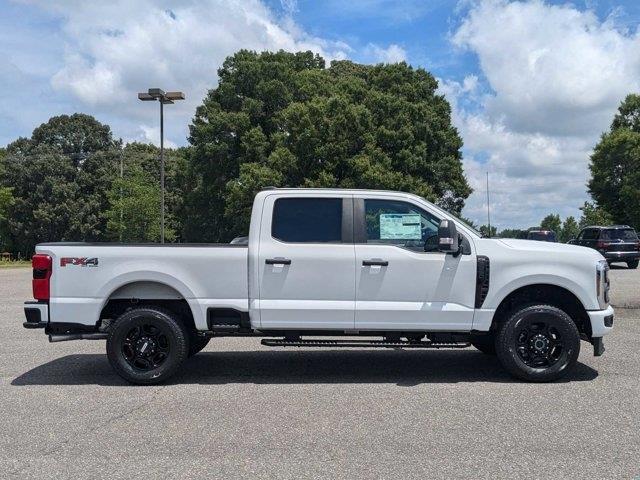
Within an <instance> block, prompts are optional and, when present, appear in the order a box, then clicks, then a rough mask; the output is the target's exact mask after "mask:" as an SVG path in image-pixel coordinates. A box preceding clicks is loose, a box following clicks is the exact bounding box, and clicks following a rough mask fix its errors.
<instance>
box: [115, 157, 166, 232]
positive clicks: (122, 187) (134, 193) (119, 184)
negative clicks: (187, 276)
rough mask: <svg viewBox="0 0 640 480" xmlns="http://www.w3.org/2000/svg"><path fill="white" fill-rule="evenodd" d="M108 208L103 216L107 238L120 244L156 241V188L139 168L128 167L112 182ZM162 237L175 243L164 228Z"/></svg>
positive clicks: (156, 183) (158, 229)
mask: <svg viewBox="0 0 640 480" xmlns="http://www.w3.org/2000/svg"><path fill="white" fill-rule="evenodd" d="M109 204H110V208H109V210H108V211H107V214H106V216H107V229H108V232H109V234H110V235H111V237H113V238H120V239H122V241H123V242H157V241H159V240H160V225H161V222H160V209H159V208H158V206H159V204H160V185H159V183H158V182H157V181H156V179H155V178H153V177H152V176H151V175H149V173H148V172H146V171H145V170H144V169H143V168H142V167H141V166H140V165H133V166H131V167H130V168H128V171H127V174H126V175H125V176H123V178H116V179H115V181H114V182H113V185H112V187H111V189H110V190H109ZM165 237H166V240H167V241H169V242H171V241H173V240H174V239H175V231H174V230H173V229H172V228H171V227H169V226H168V225H166V226H165Z"/></svg>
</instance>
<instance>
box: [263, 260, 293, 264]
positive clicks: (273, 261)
mask: <svg viewBox="0 0 640 480" xmlns="http://www.w3.org/2000/svg"><path fill="white" fill-rule="evenodd" d="M264 263H266V264H267V265H291V259H289V258H267V259H266V260H265V261H264Z"/></svg>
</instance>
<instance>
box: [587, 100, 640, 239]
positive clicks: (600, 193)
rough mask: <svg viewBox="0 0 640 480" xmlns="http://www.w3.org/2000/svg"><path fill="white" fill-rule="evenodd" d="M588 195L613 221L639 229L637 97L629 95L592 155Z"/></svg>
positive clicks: (639, 115)
mask: <svg viewBox="0 0 640 480" xmlns="http://www.w3.org/2000/svg"><path fill="white" fill-rule="evenodd" d="M590 169H591V176H592V178H591V180H590V181H589V193H591V196H592V197H593V199H594V200H595V201H596V204H597V205H598V206H600V207H601V208H602V209H604V211H605V212H607V213H608V214H609V215H610V216H611V219H612V221H614V222H616V223H623V224H629V225H632V226H634V227H635V228H636V229H638V228H640V95H628V96H627V98H626V99H625V100H624V102H622V104H621V105H620V107H619V109H618V114H617V115H616V116H615V118H614V120H613V122H612V124H611V129H610V131H609V132H607V133H605V134H603V135H602V137H601V139H600V142H599V143H598V144H597V145H596V147H595V149H594V151H593V154H592V155H591V164H590Z"/></svg>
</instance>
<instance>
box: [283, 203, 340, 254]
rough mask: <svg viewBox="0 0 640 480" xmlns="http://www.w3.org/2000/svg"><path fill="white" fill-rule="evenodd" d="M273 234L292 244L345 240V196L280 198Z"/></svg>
mask: <svg viewBox="0 0 640 480" xmlns="http://www.w3.org/2000/svg"><path fill="white" fill-rule="evenodd" d="M271 236H272V237H273V238H275V239H277V240H282V241H283V242H290V243H340V242H342V198H279V199H277V200H276V201H275V204H274V206H273V220H272V223H271Z"/></svg>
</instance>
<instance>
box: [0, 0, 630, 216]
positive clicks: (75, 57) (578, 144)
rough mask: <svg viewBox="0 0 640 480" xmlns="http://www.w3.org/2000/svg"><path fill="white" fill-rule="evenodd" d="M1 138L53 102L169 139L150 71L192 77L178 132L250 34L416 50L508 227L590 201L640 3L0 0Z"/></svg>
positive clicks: (390, 51) (360, 48) (479, 182)
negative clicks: (595, 163) (150, 92)
mask: <svg viewBox="0 0 640 480" xmlns="http://www.w3.org/2000/svg"><path fill="white" fill-rule="evenodd" d="M0 6H1V7H2V10H1V11H2V12H3V15H2V16H1V17H0V53H1V54H2V56H3V58H4V59H5V66H4V68H3V69H2V70H0V88H1V89H0V91H2V92H3V101H2V102H0V145H5V144H7V143H9V142H11V141H12V140H14V139H15V138H17V137H18V136H21V135H29V134H30V133H31V131H32V130H33V128H35V127H36V126H37V125H39V124H40V123H42V122H44V121H46V120H47V119H48V118H49V117H50V116H52V115H56V114H61V113H72V112H76V111H80V112H85V113H89V114H92V115H95V116H96V117H97V118H98V119H99V120H100V121H102V122H105V123H108V124H109V125H111V127H112V129H113V131H114V133H115V134H116V136H118V137H121V138H123V139H124V140H125V141H133V140H139V141H152V142H157V140H158V133H159V132H158V128H157V112H156V111H155V109H153V107H152V106H151V105H150V104H142V103H140V102H138V101H137V100H136V97H135V93H136V92H137V91H141V90H144V89H146V88H148V87H150V86H159V87H162V88H165V89H166V90H172V89H182V90H184V91H185V93H186V94H187V100H186V101H185V102H183V103H181V104H176V105H174V106H172V107H170V108H171V110H170V111H168V112H167V122H168V125H167V138H168V140H169V143H170V144H173V145H184V144H186V136H187V125H188V123H189V120H190V118H191V116H192V114H193V111H194V109H195V106H196V105H197V104H199V103H200V101H201V100H202V98H203V96H204V94H205V93H206V90H207V88H211V87H214V86H215V85H216V82H217V78H216V69H217V68H218V67H219V65H220V64H221V62H222V61H223V59H224V58H225V57H226V56H227V55H229V54H231V53H233V52H234V51H236V50H237V49H239V48H250V49H255V50H264V49H269V50H274V49H279V48H283V49H286V50H302V49H304V50H306V49H311V50H313V51H316V52H319V53H321V54H322V55H324V56H325V57H326V58H328V59H333V58H349V59H352V60H354V61H358V62H364V63H376V62H393V61H401V60H404V61H407V62H409V63H410V64H412V65H414V66H416V67H423V68H426V69H427V70H429V71H430V72H431V73H432V74H433V75H435V76H436V78H438V80H439V81H440V89H441V93H442V94H444V95H445V96H446V97H447V98H448V99H449V101H450V102H451V104H452V108H453V121H454V123H455V125H456V127H457V128H458V129H459V131H460V134H461V136H462V138H463V140H464V142H465V147H464V152H463V153H464V164H465V172H466V175H467V177H468V179H469V182H470V183H471V185H472V186H473V187H474V188H475V190H476V191H475V192H474V194H472V196H471V197H470V198H469V200H468V202H467V207H466V208H465V212H464V213H465V215H467V216H468V217H470V218H471V219H473V220H475V221H478V222H481V221H483V220H484V218H485V217H484V215H485V208H486V206H485V200H484V198H485V191H484V178H485V172H486V171H488V172H489V174H490V179H491V185H492V188H491V190H492V205H493V209H492V210H493V212H492V218H493V219H494V222H495V224H497V225H498V227H500V228H504V227H509V226H520V227H525V226H529V225H535V224H537V223H538V222H539V220H540V219H541V218H542V216H544V215H545V214H546V213H549V212H557V213H560V214H561V216H562V217H566V216H567V215H578V214H579V211H578V207H579V206H580V205H581V204H582V202H583V201H584V200H586V199H587V194H586V188H585V181H586V179H587V178H588V168H587V165H588V158H589V154H590V151H591V149H592V148H593V145H594V144H595V142H597V140H598V138H599V135H600V133H601V132H602V131H604V130H605V129H606V128H607V127H608V124H609V122H610V120H611V117H612V115H613V113H614V111H615V109H616V107H617V106H618V104H619V102H620V101H621V100H622V99H623V98H624V96H625V95H626V94H628V93H630V92H633V91H635V92H637V91H640V35H639V33H638V24H639V22H640V2H638V1H635V0H633V1H632V0H627V1H613V0H579V1H574V2H572V3H568V2H558V1H542V0H530V1H521V2H510V1H508V0H459V1H452V0H433V1H415V0H407V1H399V0H398V1H390V0H351V1H348V2H347V1H344V0H342V1H341V0H326V1H312V0H298V1H295V0H243V1H240V0H179V1H172V0H138V1H136V2H130V1H126V0H114V1H111V2H92V1H83V0H67V1H59V2H48V1H45V0H25V1H7V0H0Z"/></svg>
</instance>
